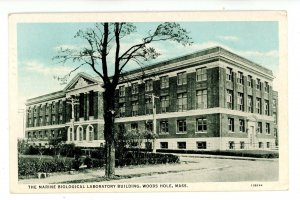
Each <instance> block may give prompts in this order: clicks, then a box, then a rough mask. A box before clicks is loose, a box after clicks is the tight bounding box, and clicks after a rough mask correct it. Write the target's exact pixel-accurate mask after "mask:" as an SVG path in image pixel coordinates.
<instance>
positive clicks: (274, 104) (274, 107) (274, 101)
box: [273, 99, 276, 110]
mask: <svg viewBox="0 0 300 200" xmlns="http://www.w3.org/2000/svg"><path fill="white" fill-rule="evenodd" d="M273 109H274V110H276V99H273Z"/></svg>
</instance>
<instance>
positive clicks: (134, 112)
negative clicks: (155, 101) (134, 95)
mask: <svg viewBox="0 0 300 200" xmlns="http://www.w3.org/2000/svg"><path fill="white" fill-rule="evenodd" d="M131 108H132V109H131V115H132V116H136V115H138V109H139V104H138V102H137V101H133V102H132V103H131Z"/></svg>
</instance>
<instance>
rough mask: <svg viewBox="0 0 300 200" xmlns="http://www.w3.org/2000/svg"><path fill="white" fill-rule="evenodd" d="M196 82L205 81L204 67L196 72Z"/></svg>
mask: <svg viewBox="0 0 300 200" xmlns="http://www.w3.org/2000/svg"><path fill="white" fill-rule="evenodd" d="M196 80H197V81H205V80H207V73H206V67H202V68H199V69H197V70H196Z"/></svg>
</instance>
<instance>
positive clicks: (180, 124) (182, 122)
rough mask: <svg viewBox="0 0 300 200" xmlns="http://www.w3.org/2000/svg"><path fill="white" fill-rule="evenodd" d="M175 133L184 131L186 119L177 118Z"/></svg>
mask: <svg viewBox="0 0 300 200" xmlns="http://www.w3.org/2000/svg"><path fill="white" fill-rule="evenodd" d="M177 133H186V120H185V119H184V120H177Z"/></svg>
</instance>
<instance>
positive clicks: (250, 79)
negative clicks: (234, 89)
mask: <svg viewBox="0 0 300 200" xmlns="http://www.w3.org/2000/svg"><path fill="white" fill-rule="evenodd" d="M247 81H248V87H249V88H252V87H253V83H252V76H250V75H248V78H247Z"/></svg>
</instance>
